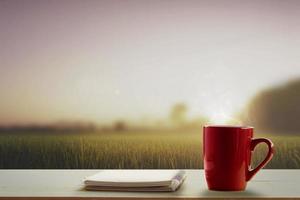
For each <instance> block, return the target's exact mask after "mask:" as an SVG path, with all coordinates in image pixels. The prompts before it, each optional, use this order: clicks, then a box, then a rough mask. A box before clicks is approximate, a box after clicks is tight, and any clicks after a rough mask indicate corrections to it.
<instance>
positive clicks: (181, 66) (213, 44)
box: [0, 0, 300, 124]
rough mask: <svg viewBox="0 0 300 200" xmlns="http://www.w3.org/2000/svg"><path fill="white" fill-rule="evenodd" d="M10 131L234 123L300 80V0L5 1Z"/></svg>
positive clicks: (2, 60) (4, 109)
mask: <svg viewBox="0 0 300 200" xmlns="http://www.w3.org/2000/svg"><path fill="white" fill-rule="evenodd" d="M0 29H1V31H0V91H1V94H0V124H2V123H3V124H10V123H31V122H35V123H47V122H52V121H57V120H64V119H72V120H90V121H94V122H96V123H105V122H109V121H111V120H114V119H122V118H123V119H129V120H132V121H137V120H139V119H140V118H165V117H167V114H168V112H169V109H170V107H171V106H172V105H173V104H174V103H176V102H185V103H187V105H188V106H189V108H190V116H199V115H206V116H209V117H211V118H213V119H216V120H219V119H220V120H222V119H225V118H230V117H232V116H234V113H236V112H238V111H239V110H241V109H242V108H243V107H244V106H245V105H246V103H247V102H248V101H249V98H251V97H252V96H253V95H255V94H256V93H257V92H258V91H260V90H262V89H264V88H266V87H270V86H273V85H276V84H280V83H282V82H285V81H287V80H289V79H292V78H297V77H299V75H300V66H299V63H300V38H299V35H300V1H290V0H285V1H283V0H282V1H184V0H182V1H174V0H172V1H167V0H161V1H158V0H157V1H155V0H154V1H150V0H149V1H143V0H138V1H126V0H120V1H114V0H108V1H84V0H82V1H75V0H72V1H71V0H69V1H64V0H60V1H58V0H52V1H45V0H36V1H31V0H26V1H14V0H12V1H11V0H6V1H5V0H1V1H0Z"/></svg>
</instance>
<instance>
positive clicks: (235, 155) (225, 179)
mask: <svg viewBox="0 0 300 200" xmlns="http://www.w3.org/2000/svg"><path fill="white" fill-rule="evenodd" d="M262 142H263V143H266V144H267V145H268V148H269V151H268V154H267V156H266V158H265V159H264V160H263V161H262V162H261V163H260V164H259V165H258V166H257V167H256V168H255V169H251V166H250V165H251V154H252V151H253V150H254V148H255V146H256V145H258V144H259V143H262ZM273 146H274V145H273V143H272V142H271V140H269V139H266V138H253V127H243V126H204V127H203V158H204V170H205V177H206V182H207V185H208V189H210V190H244V189H245V188H246V185H247V181H249V180H250V179H251V178H252V177H253V176H254V175H255V174H256V173H257V172H258V170H260V169H261V168H263V167H264V166H265V165H266V164H267V163H268V162H269V161H270V160H271V158H272V157H273V153H274V147H273Z"/></svg>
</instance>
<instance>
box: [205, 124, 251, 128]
mask: <svg viewBox="0 0 300 200" xmlns="http://www.w3.org/2000/svg"><path fill="white" fill-rule="evenodd" d="M203 127H204V128H237V129H254V127H253V126H243V125H204V126H203Z"/></svg>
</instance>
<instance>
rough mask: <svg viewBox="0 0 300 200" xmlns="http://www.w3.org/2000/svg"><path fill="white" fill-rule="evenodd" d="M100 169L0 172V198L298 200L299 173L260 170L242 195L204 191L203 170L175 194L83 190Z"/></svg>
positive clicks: (192, 172)
mask: <svg viewBox="0 0 300 200" xmlns="http://www.w3.org/2000/svg"><path fill="white" fill-rule="evenodd" d="M98 171H100V170H0V199H8V198H12V199H22V198H24V199H25V198H26V199H30V198H29V197H34V199H52V198H53V199H74V198H77V199H123V198H124V199H131V198H138V199H165V198H169V199H178V198H183V199H190V198H191V199H205V198H259V199H260V198H295V199H300V170H261V171H260V172H259V173H258V174H257V175H256V176H255V177H254V179H253V180H252V181H250V182H249V183H248V186H247V189H246V190H245V191H242V192H217V191H209V190H207V186H206V182H205V178H204V173H203V170H186V171H187V179H186V181H185V183H184V184H183V185H182V187H181V188H180V189H179V190H178V191H176V192H158V193H153V192H99V191H85V190H84V189H83V185H82V179H83V178H84V177H85V176H89V175H92V174H94V173H97V172H98Z"/></svg>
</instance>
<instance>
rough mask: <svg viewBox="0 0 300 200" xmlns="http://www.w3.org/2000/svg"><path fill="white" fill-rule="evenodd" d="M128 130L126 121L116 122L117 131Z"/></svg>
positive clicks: (115, 128)
mask: <svg viewBox="0 0 300 200" xmlns="http://www.w3.org/2000/svg"><path fill="white" fill-rule="evenodd" d="M126 129H127V124H126V122H125V121H122V120H119V121H116V122H115V124H114V130H115V131H124V130H126Z"/></svg>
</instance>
